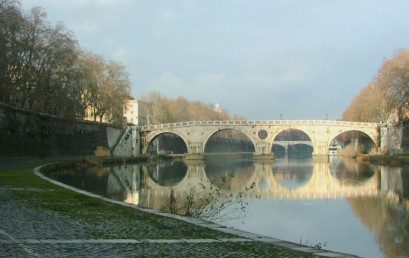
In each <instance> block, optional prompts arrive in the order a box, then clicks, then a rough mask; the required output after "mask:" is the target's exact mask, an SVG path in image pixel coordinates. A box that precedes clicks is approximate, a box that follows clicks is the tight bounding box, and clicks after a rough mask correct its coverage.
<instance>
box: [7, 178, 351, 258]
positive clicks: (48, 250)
mask: <svg viewBox="0 0 409 258" xmlns="http://www.w3.org/2000/svg"><path fill="white" fill-rule="evenodd" d="M1 176H2V174H1V171H0V257H356V256H352V255H346V254H339V253H334V252H329V251H325V250H318V249H314V248H312V247H308V246H301V245H299V244H295V243H289V242H285V241H281V240H278V239H273V238H268V237H263V236H260V235H256V234H251V233H247V232H242V231H239V230H234V229H231V228H226V227H224V226H221V225H217V224H214V223H209V222H206V221H203V220H201V219H195V218H188V217H183V216H178V215H174V214H168V213H162V212H159V211H151V210H144V209H136V208H135V207H134V206H132V207H131V205H128V204H125V203H122V202H116V201H112V200H109V199H105V198H103V197H99V196H94V195H92V194H88V193H86V194H87V195H91V196H92V197H96V198H99V199H104V201H106V208H105V207H104V210H103V211H102V212H96V211H92V209H91V208H92V207H91V206H90V211H89V212H87V214H86V215H87V217H89V219H84V217H83V216H82V214H78V216H76V213H75V211H71V213H69V212H60V211H59V210H58V209H61V210H63V209H62V208H58V209H56V210H55V209H54V210H53V209H46V208H44V207H43V206H41V205H39V204H40V202H41V203H46V204H47V202H52V200H40V199H36V198H37V197H36V196H41V195H40V194H41V193H48V194H52V195H54V193H55V195H59V194H60V191H61V190H60V189H59V187H56V188H47V187H43V186H42V187H37V186H33V187H32V188H28V187H24V188H19V187H15V186H7V185H6V184H1ZM71 190H75V189H71ZM64 191H65V190H64ZM80 192H81V191H80ZM61 193H63V192H61ZM21 196H29V198H22V197H21ZM84 198H85V200H86V201H89V199H92V198H90V197H84ZM67 199H69V198H68V197H67ZM60 202H62V203H63V204H64V206H63V207H66V206H69V205H70V202H72V200H64V198H62V199H61V200H60ZM104 203H105V202H104ZM112 203H114V205H112ZM90 204H92V202H90ZM110 205H112V206H115V207H117V208H116V209H117V210H118V214H112V213H114V212H112V209H111V208H110ZM122 206H128V207H122ZM122 209H126V210H129V209H134V210H135V219H134V220H132V221H131V220H128V221H124V220H125V219H123V218H122V217H121V215H120V213H121V212H122ZM145 212H150V213H151V215H149V217H150V218H151V219H150V220H149V221H139V220H138V219H137V218H138V216H139V215H138V214H137V213H145ZM158 215H159V216H158ZM144 216H146V214H145V215H144ZM115 217H117V218H121V219H119V220H116V219H112V218H115ZM186 222H188V223H186ZM186 232H192V233H191V234H190V233H186ZM184 236H185V237H184Z"/></svg>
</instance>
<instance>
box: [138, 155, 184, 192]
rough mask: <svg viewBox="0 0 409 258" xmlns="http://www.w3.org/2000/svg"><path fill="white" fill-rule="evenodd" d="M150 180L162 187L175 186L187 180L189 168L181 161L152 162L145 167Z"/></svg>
mask: <svg viewBox="0 0 409 258" xmlns="http://www.w3.org/2000/svg"><path fill="white" fill-rule="evenodd" d="M144 168H146V171H147V173H148V175H149V177H150V178H152V180H153V181H155V182H156V183H158V184H159V185H161V186H173V185H176V184H178V183H179V182H180V181H182V180H183V178H185V176H186V173H187V166H186V164H185V163H184V162H182V161H180V160H167V161H163V162H160V163H157V162H150V163H148V164H146V166H145V167H144Z"/></svg>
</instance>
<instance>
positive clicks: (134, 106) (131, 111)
mask: <svg viewBox="0 0 409 258" xmlns="http://www.w3.org/2000/svg"><path fill="white" fill-rule="evenodd" d="M123 118H124V122H125V123H126V124H132V125H146V116H145V112H144V108H143V102H141V101H138V100H136V99H131V100H127V101H125V104H124V114H123Z"/></svg>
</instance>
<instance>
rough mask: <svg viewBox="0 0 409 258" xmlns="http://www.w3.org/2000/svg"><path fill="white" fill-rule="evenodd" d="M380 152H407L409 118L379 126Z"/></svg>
mask: <svg viewBox="0 0 409 258" xmlns="http://www.w3.org/2000/svg"><path fill="white" fill-rule="evenodd" d="M381 150H382V151H381V152H382V154H401V153H409V120H403V121H400V122H398V123H396V124H385V125H383V126H381Z"/></svg>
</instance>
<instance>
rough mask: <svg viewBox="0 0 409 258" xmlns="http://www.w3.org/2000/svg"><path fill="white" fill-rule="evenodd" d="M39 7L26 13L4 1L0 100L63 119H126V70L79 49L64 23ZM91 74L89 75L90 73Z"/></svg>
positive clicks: (10, 0)
mask: <svg viewBox="0 0 409 258" xmlns="http://www.w3.org/2000/svg"><path fill="white" fill-rule="evenodd" d="M46 17H47V15H46V13H45V11H44V10H43V9H42V8H40V7H35V8H33V9H31V10H30V11H29V12H28V13H25V12H23V10H22V9H21V5H20V3H19V2H18V1H16V0H0V70H1V73H0V101H1V102H4V103H6V104H9V105H15V106H18V107H23V108H26V109H30V110H35V111H41V112H48V113H52V114H56V115H61V116H81V117H83V116H84V113H85V111H86V110H87V108H93V109H94V110H95V113H96V114H97V115H98V116H99V117H101V118H102V117H103V116H104V115H109V116H110V117H113V118H115V117H118V116H119V117H122V114H119V113H121V112H122V102H123V101H124V100H125V99H126V96H128V95H129V88H130V83H129V80H128V74H127V73H126V72H125V68H124V67H123V66H122V65H121V64H119V63H116V62H114V61H111V60H108V61H107V60H104V59H103V58H102V57H98V56H96V55H93V54H90V53H84V52H83V51H81V49H80V47H79V45H78V43H77V41H76V39H75V37H74V36H73V35H72V33H71V32H70V31H69V30H67V29H66V28H65V27H64V26H63V25H62V24H56V25H52V24H50V23H49V22H47V20H46ZM90 71H91V72H90Z"/></svg>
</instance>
